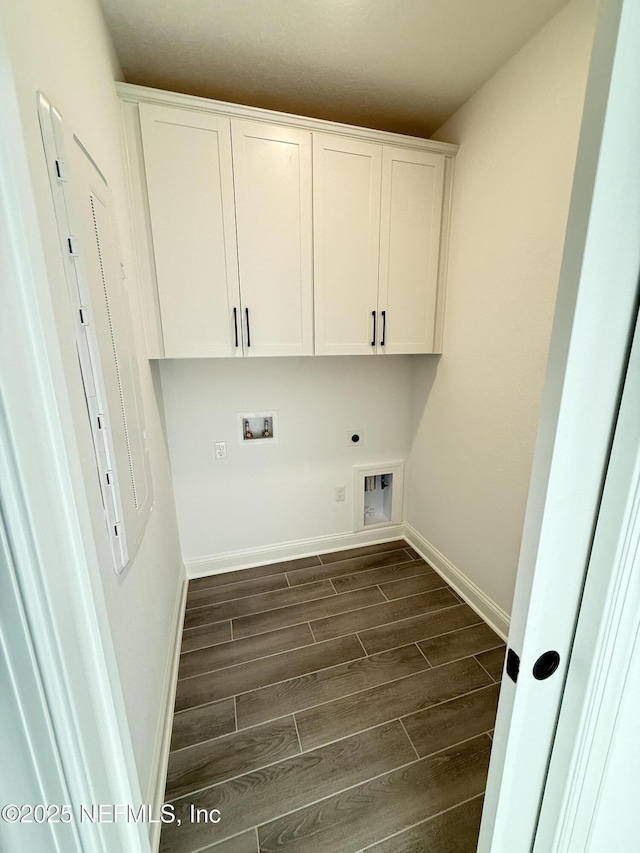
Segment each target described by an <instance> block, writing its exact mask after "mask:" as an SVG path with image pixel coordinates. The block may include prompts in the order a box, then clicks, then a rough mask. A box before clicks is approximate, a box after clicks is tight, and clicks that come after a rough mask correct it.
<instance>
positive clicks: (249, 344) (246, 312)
mask: <svg viewBox="0 0 640 853" xmlns="http://www.w3.org/2000/svg"><path fill="white" fill-rule="evenodd" d="M244 313H245V316H246V318H247V346H248V347H250V346H251V327H250V326H249V309H248V308H245V309H244Z"/></svg>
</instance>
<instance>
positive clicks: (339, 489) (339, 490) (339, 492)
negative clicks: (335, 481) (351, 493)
mask: <svg viewBox="0 0 640 853" xmlns="http://www.w3.org/2000/svg"><path fill="white" fill-rule="evenodd" d="M344 493H345V487H344V486H336V500H337V501H343V500H344Z"/></svg>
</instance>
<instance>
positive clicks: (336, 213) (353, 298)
mask: <svg viewBox="0 0 640 853" xmlns="http://www.w3.org/2000/svg"><path fill="white" fill-rule="evenodd" d="M313 169H314V183H313V187H314V234H315V244H314V250H315V254H314V265H315V306H316V313H315V318H316V353H317V354H318V355H346V354H354V353H358V354H367V353H373V354H376V353H385V352H386V353H430V352H435V351H436V343H435V332H436V309H437V296H438V281H439V259H440V242H441V241H440V235H441V220H442V204H443V189H444V178H445V158H444V156H443V155H442V154H434V153H431V152H428V151H416V150H412V149H410V148H394V147H392V146H388V145H377V144H375V143H368V142H359V141H353V140H351V139H344V138H342V137H340V136H329V135H325V134H314V137H313Z"/></svg>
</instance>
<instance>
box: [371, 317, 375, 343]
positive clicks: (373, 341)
mask: <svg viewBox="0 0 640 853" xmlns="http://www.w3.org/2000/svg"><path fill="white" fill-rule="evenodd" d="M371 316H372V317H373V340H372V341H371V346H372V347H374V346H375V345H376V312H375V311H372V312H371Z"/></svg>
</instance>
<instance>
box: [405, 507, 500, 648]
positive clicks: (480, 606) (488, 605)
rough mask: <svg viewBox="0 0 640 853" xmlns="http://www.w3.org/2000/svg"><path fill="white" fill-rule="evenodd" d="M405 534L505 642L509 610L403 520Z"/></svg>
mask: <svg viewBox="0 0 640 853" xmlns="http://www.w3.org/2000/svg"><path fill="white" fill-rule="evenodd" d="M404 536H405V539H406V540H407V542H410V543H411V545H412V546H413V547H414V548H415V550H416V551H417V552H418V553H419V554H420V556H422V557H423V558H424V559H425V560H426V561H427V562H428V563H429V564H430V565H431V566H433V568H434V569H435V570H436V571H437V572H438V574H440V575H442V577H443V578H444V579H445V580H446V581H447V583H448V584H450V585H451V586H452V587H453V588H454V589H455V591H456V592H458V593H460V595H461V596H462V598H464V600H465V601H466V602H467V604H468V605H469V607H472V608H473V609H474V610H475V611H476V613H477V614H478V615H479V616H482V618H483V619H484V621H485V622H486V623H487V624H488V625H490V626H491V628H493V630H494V631H495V632H496V634H499V635H500V636H501V637H502V639H503V640H504V641H505V642H506V641H507V637H508V635H509V623H510V618H509V614H508V613H507V612H506V611H504V610H503V609H502V608H501V607H499V606H498V605H497V604H496V603H495V601H493V600H492V599H491V598H489V596H488V595H486V593H484V592H483V591H482V590H481V589H480V587H478V586H476V584H475V583H474V582H473V581H472V580H470V579H469V578H468V577H467V576H466V575H465V574H464V572H462V571H460V569H459V568H457V566H454V565H453V563H452V562H450V561H449V560H448V559H447V558H446V557H445V556H444V554H441V553H440V551H438V549H437V548H435V547H434V546H433V545H432V544H431V542H428V541H427V540H426V539H425V538H424V536H422V535H421V534H420V533H418V531H417V530H416V529H415V528H414V527H412V526H411V525H410V524H408V523H407V522H405V523H404Z"/></svg>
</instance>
